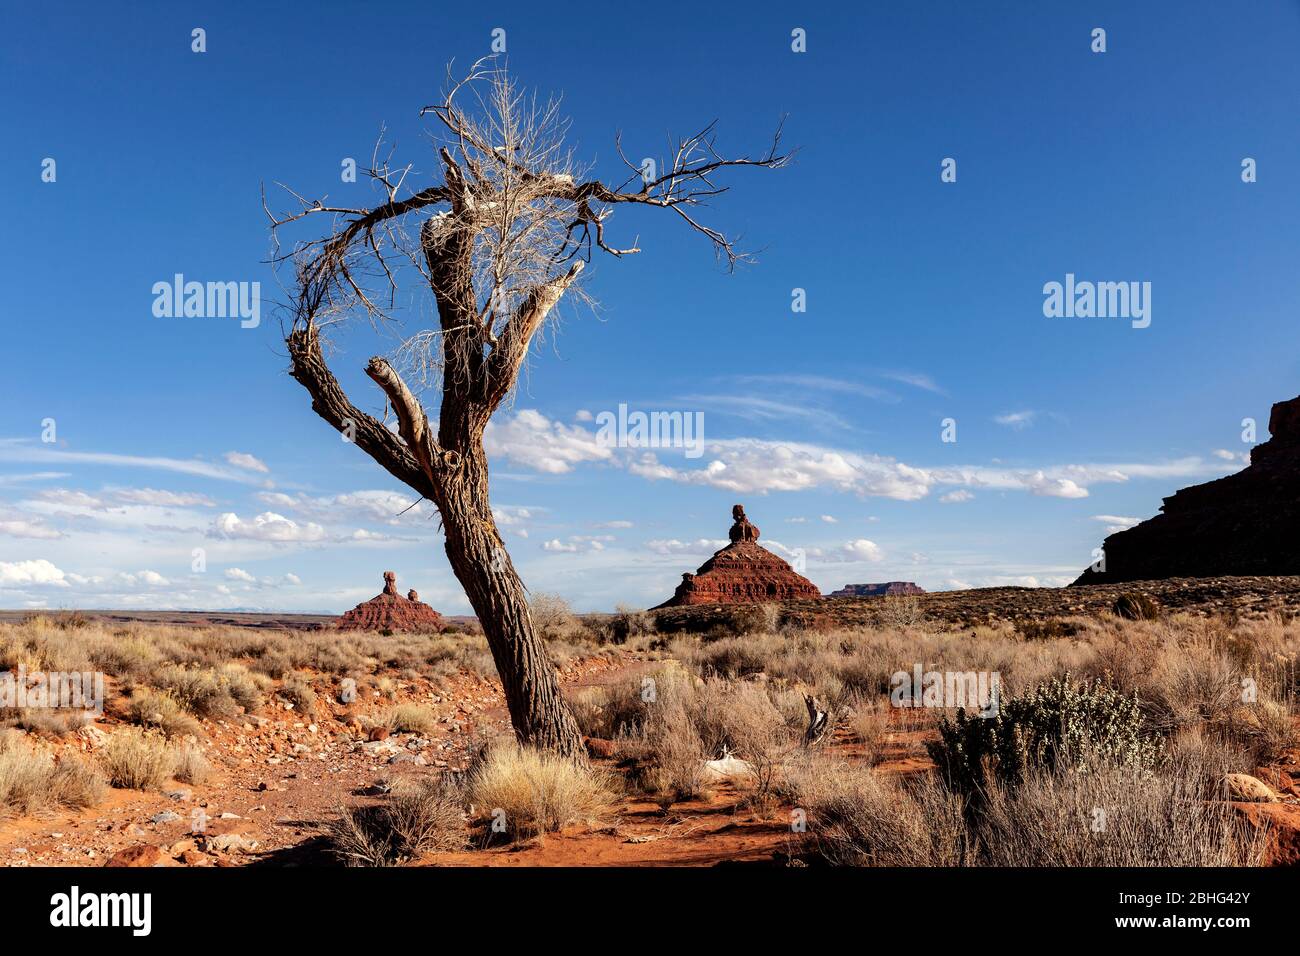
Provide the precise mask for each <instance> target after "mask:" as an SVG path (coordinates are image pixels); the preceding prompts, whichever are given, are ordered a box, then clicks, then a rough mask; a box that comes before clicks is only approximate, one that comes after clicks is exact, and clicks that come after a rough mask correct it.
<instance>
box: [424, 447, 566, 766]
mask: <svg viewBox="0 0 1300 956" xmlns="http://www.w3.org/2000/svg"><path fill="white" fill-rule="evenodd" d="M441 491H442V494H441V495H440V496H439V500H438V502H437V504H438V510H439V512H440V513H441V515H442V523H443V530H444V531H445V533H446V536H447V544H446V549H447V558H448V560H450V561H451V567H452V570H453V571H454V572H455V574H456V578H457V580H459V581H460V583H461V586H462V587H464V589H465V594H466V596H467V597H468V598H469V601H470V604H471V605H472V606H473V608H474V612H475V613H476V614H477V615H478V619H479V622H480V623H481V624H482V626H483V633H484V635H485V636H486V637H487V641H488V646H489V647H490V648H491V649H492V659H493V660H494V661H495V662H496V667H497V673H498V674H499V675H500V677H501V686H502V688H503V689H504V691H505V697H506V705H507V706H508V707H509V709H510V721H511V723H512V724H513V725H514V728H515V733H516V735H517V736H518V738H519V739H520V741H521V742H523V743H527V744H532V745H534V746H537V747H546V748H548V749H550V750H554V751H556V752H558V753H562V754H566V755H571V756H577V755H579V754H581V753H582V750H583V748H582V735H581V732H580V731H579V729H578V723H577V721H576V720H574V717H573V712H572V711H571V710H570V709H569V706H568V704H567V703H566V702H565V700H564V698H563V696H561V694H560V685H559V680H558V679H557V677H556V673H555V666H554V664H553V663H552V662H551V659H550V656H549V655H548V654H547V653H546V648H545V646H544V645H543V644H542V641H541V639H540V638H539V637H538V635H537V631H536V629H535V628H534V626H533V620H532V616H531V614H530V613H529V610H528V599H527V596H526V594H525V591H524V586H523V582H522V581H520V580H519V575H518V574H516V573H515V568H514V565H513V564H512V563H511V561H510V556H509V555H508V554H506V549H505V544H504V542H503V541H502V540H501V535H500V533H499V532H498V531H497V527H496V522H495V521H494V520H493V518H492V509H491V506H490V505H489V504H488V469H487V456H486V455H485V454H484V452H483V446H482V443H481V442H476V443H475V446H474V447H473V448H472V450H468V453H467V454H466V455H465V456H464V457H463V458H462V459H461V463H460V467H459V468H458V469H456V471H455V473H453V474H451V475H449V476H448V477H447V478H446V480H445V481H444V482H443V487H442V489H441Z"/></svg>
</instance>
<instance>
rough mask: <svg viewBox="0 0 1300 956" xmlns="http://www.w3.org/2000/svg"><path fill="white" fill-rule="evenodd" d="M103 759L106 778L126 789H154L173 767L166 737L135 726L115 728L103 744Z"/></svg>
mask: <svg viewBox="0 0 1300 956" xmlns="http://www.w3.org/2000/svg"><path fill="white" fill-rule="evenodd" d="M103 761H104V769H105V770H106V771H107V772H108V782H109V783H110V784H112V785H113V786H114V787H119V788H122V789H125V790H157V789H158V788H159V787H161V786H162V785H163V783H164V782H165V781H166V780H167V778H168V777H170V776H171V773H172V770H173V768H174V767H175V756H174V754H173V751H172V749H171V748H170V747H168V746H167V740H166V738H165V737H164V736H163V735H162V734H160V733H156V732H153V731H145V730H141V729H140V728H138V727H124V728H122V729H121V730H118V731H116V732H114V733H113V735H112V736H111V737H109V738H108V743H107V744H106V745H105V746H104V752H103Z"/></svg>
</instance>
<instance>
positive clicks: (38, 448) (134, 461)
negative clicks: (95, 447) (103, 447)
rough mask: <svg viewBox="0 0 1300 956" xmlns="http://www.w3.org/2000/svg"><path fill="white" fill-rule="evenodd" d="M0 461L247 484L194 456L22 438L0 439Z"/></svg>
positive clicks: (246, 478) (244, 477) (242, 478)
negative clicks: (70, 446)
mask: <svg viewBox="0 0 1300 956" xmlns="http://www.w3.org/2000/svg"><path fill="white" fill-rule="evenodd" d="M0 461H24V462H36V463H43V464H56V463H57V464H83V465H114V466H120V467H123V468H151V469H155V470H158V471H174V472H178V473H179V474H183V475H196V476H199V477H202V478H218V479H221V480H223V481H237V482H242V483H245V484H247V483H250V482H251V481H253V480H254V479H252V478H250V477H249V476H248V475H242V474H240V473H238V472H234V471H230V470H229V469H227V468H222V467H221V466H220V465H214V464H212V463H211V462H206V461H202V460H200V459H198V458H164V457H161V456H148V455H118V454H114V453H111V452H93V451H65V450H63V449H60V448H51V447H49V446H48V445H43V444H35V443H31V442H27V441H25V440H22V439H0Z"/></svg>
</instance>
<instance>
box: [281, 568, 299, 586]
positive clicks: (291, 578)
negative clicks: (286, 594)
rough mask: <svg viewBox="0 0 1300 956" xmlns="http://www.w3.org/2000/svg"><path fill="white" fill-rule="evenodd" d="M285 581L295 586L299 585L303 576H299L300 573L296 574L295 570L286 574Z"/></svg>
mask: <svg viewBox="0 0 1300 956" xmlns="http://www.w3.org/2000/svg"><path fill="white" fill-rule="evenodd" d="M284 581H285V583H286V584H292V585H294V586H295V587H296V586H298V585H299V584H302V578H300V577H298V575H296V574H294V573H293V572H290V573H288V574H286V575H285V576H284Z"/></svg>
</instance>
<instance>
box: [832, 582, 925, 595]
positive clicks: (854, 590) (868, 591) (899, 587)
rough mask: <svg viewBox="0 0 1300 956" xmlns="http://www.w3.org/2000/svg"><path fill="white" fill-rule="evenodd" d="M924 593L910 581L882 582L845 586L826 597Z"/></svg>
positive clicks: (923, 590) (923, 589) (921, 588)
mask: <svg viewBox="0 0 1300 956" xmlns="http://www.w3.org/2000/svg"><path fill="white" fill-rule="evenodd" d="M924 593H925V588H923V587H919V586H918V585H916V584H914V583H912V582H911V581H884V582H882V583H880V584H846V585H844V587H842V588H840V589H839V590H838V591H832V592H831V593H830V594H828V595H827V597H899V596H901V595H909V594H924Z"/></svg>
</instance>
